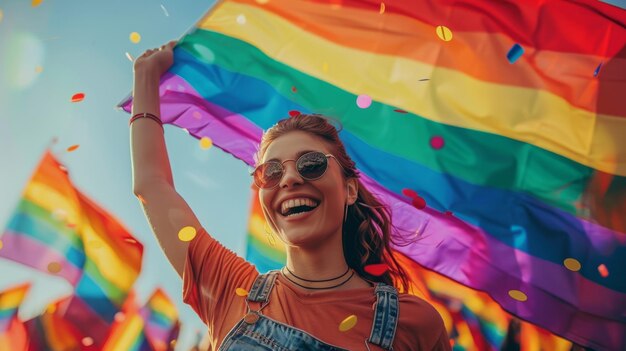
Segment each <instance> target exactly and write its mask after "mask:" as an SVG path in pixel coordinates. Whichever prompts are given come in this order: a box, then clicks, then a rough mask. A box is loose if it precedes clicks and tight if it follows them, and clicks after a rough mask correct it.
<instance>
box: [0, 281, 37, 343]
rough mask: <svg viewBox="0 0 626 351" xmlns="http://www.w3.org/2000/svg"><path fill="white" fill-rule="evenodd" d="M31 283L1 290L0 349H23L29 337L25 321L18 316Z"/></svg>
mask: <svg viewBox="0 0 626 351" xmlns="http://www.w3.org/2000/svg"><path fill="white" fill-rule="evenodd" d="M30 286H31V284H30V283H24V284H20V285H17V286H14V287H12V288H9V289H6V290H4V291H0V350H23V349H24V348H25V346H26V345H27V337H26V332H25V328H24V325H23V323H22V322H21V321H20V320H19V319H18V318H17V312H18V309H19V306H20V305H21V304H22V301H23V300H24V297H25V296H26V293H27V292H28V290H29V289H30Z"/></svg>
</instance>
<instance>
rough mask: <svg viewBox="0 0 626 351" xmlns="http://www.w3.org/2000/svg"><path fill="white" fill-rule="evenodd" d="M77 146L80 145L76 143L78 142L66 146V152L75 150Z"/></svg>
mask: <svg viewBox="0 0 626 351" xmlns="http://www.w3.org/2000/svg"><path fill="white" fill-rule="evenodd" d="M79 147H80V145H78V144H75V145H72V146H70V147H68V148H67V152H72V151H76V149H78V148H79Z"/></svg>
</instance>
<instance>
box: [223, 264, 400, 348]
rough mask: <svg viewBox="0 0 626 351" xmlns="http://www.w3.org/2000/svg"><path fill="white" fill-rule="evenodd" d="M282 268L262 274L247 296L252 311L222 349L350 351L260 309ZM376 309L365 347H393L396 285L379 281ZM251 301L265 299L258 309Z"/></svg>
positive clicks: (376, 291)
mask: <svg viewBox="0 0 626 351" xmlns="http://www.w3.org/2000/svg"><path fill="white" fill-rule="evenodd" d="M278 272H279V271H278V270H274V271H269V272H268V273H266V274H261V275H259V276H258V277H257V278H256V280H255V281H254V284H253V285H252V289H251V291H250V293H249V294H248V297H247V299H246V305H247V306H248V313H247V314H246V316H245V317H243V319H241V320H240V321H239V322H238V323H237V325H235V326H234V327H233V328H232V329H231V330H230V331H229V332H228V334H227V335H226V337H225V338H224V341H223V342H222V345H221V346H220V347H219V351H247V350H253V351H265V350H267V351H270V350H275V351H307V350H309V351H314V350H320V351H346V350H345V349H342V348H340V347H337V346H333V345H330V344H326V343H324V342H322V341H320V340H318V339H316V338H315V337H314V336H312V335H311V334H308V333H307V332H305V331H304V330H301V329H297V328H294V327H291V326H289V325H287V324H283V323H280V322H278V321H275V320H273V319H270V318H268V317H266V316H264V315H263V314H261V313H260V311H261V310H262V309H263V308H264V307H265V306H267V305H268V304H269V295H270V292H271V291H272V287H274V282H275V281H276V275H277V274H279V273H278ZM375 293H376V310H375V314H374V323H373V325H372V332H371V334H370V337H369V339H368V340H364V344H365V347H363V350H370V348H369V346H368V341H369V342H370V343H372V344H374V345H378V346H380V347H382V348H383V349H385V350H390V351H391V350H393V348H392V344H393V338H394V336H395V334H396V326H397V324H398V312H399V311H398V307H399V305H398V292H397V291H396V288H395V287H393V286H389V285H386V284H384V283H380V282H378V283H376V288H375ZM248 301H254V302H261V308H260V309H259V310H258V311H254V310H251V309H250V305H249V304H248Z"/></svg>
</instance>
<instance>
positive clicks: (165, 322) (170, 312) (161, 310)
mask: <svg viewBox="0 0 626 351" xmlns="http://www.w3.org/2000/svg"><path fill="white" fill-rule="evenodd" d="M139 313H140V314H141V315H142V316H143V319H144V321H145V327H144V333H145V334H146V337H147V338H148V341H149V342H150V345H152V348H153V349H154V350H155V351H166V350H170V349H172V347H171V345H172V341H173V340H176V339H177V338H178V332H179V331H180V323H179V321H178V310H176V305H174V303H173V302H172V300H170V298H169V297H168V296H167V294H166V293H165V292H164V291H163V290H162V289H161V288H157V289H156V290H155V291H154V293H153V294H152V296H150V298H149V299H148V301H147V302H146V304H145V305H144V306H143V307H142V308H141V311H140V312H139Z"/></svg>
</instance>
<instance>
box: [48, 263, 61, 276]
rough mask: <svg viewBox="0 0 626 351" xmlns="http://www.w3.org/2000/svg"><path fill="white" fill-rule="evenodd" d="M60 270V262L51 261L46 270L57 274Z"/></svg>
mask: <svg viewBox="0 0 626 351" xmlns="http://www.w3.org/2000/svg"><path fill="white" fill-rule="evenodd" d="M60 271H61V264H60V263H59V262H51V263H50V264H48V272H50V273H52V274H57V273H59V272H60Z"/></svg>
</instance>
